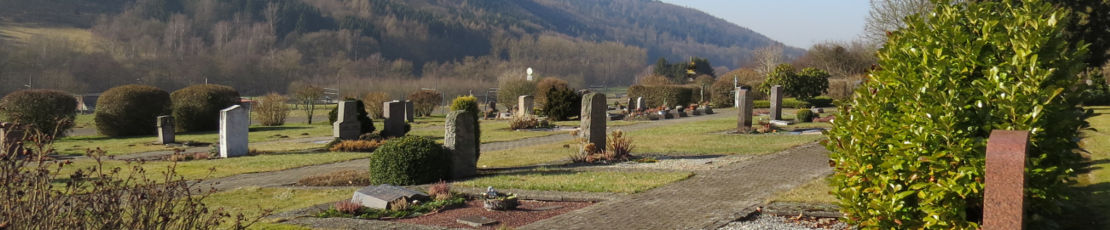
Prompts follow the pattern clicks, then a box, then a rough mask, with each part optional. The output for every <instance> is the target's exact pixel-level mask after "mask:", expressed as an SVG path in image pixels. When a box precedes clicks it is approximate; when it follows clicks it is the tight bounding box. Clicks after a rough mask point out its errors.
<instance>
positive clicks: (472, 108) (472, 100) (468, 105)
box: [451, 96, 482, 157]
mask: <svg viewBox="0 0 1110 230" xmlns="http://www.w3.org/2000/svg"><path fill="white" fill-rule="evenodd" d="M455 110H464V111H467V112H470V114H474V137H476V138H474V142H475V143H474V147H475V148H478V149H476V150H475V151H474V152H475V153H476V154H475V157H480V156H482V151H481V147H482V141H481V139H482V138H481V137H482V127H481V125H479V124H478V114H480V113H478V112H479V110H478V98H477V97H474V96H462V97H456V98H455V100H453V101H451V111H455Z"/></svg>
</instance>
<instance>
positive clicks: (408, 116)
mask: <svg viewBox="0 0 1110 230" xmlns="http://www.w3.org/2000/svg"><path fill="white" fill-rule="evenodd" d="M413 106H415V105H414V104H413V103H412V101H410V100H405V120H407V121H408V122H409V123H412V122H414V121H416V107H413Z"/></svg>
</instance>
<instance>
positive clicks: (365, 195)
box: [351, 184, 428, 209]
mask: <svg viewBox="0 0 1110 230" xmlns="http://www.w3.org/2000/svg"><path fill="white" fill-rule="evenodd" d="M426 197H428V194H427V193H423V192H420V191H415V190H411V189H407V188H404V187H398V186H393V185H388V184H383V185H377V186H374V185H371V186H366V187H363V188H361V189H359V190H358V191H355V193H354V195H352V196H351V202H354V203H356V204H359V205H362V206H365V207H369V208H376V209H388V208H389V203H390V202H393V201H396V200H398V199H401V198H406V199H409V200H414V199H421V198H426Z"/></svg>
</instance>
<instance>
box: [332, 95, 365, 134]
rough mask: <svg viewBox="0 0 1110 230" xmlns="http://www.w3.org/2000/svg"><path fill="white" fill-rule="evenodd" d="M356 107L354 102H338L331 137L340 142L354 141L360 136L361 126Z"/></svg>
mask: <svg viewBox="0 0 1110 230" xmlns="http://www.w3.org/2000/svg"><path fill="white" fill-rule="evenodd" d="M357 108H358V106H357V104H356V103H355V102H354V101H346V100H345V101H341V102H339V109H338V110H339V111H338V113H339V114H337V115H336V118H335V123H332V124H331V125H332V127H331V130H332V132H331V133H332V137H334V138H339V139H340V140H354V139H358V136H359V135H361V134H362V125H361V123H360V122H359V121H358V112H357V111H355V110H357Z"/></svg>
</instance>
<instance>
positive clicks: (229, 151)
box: [220, 105, 250, 158]
mask: <svg viewBox="0 0 1110 230" xmlns="http://www.w3.org/2000/svg"><path fill="white" fill-rule="evenodd" d="M249 126H250V114H248V113H247V109H246V108H243V107H242V106H239V105H233V106H231V107H227V108H226V109H223V110H220V157H223V158H229V157H239V156H246V155H247V152H248V151H249V149H248V148H247V133H248V132H249V131H250V127H249Z"/></svg>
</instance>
